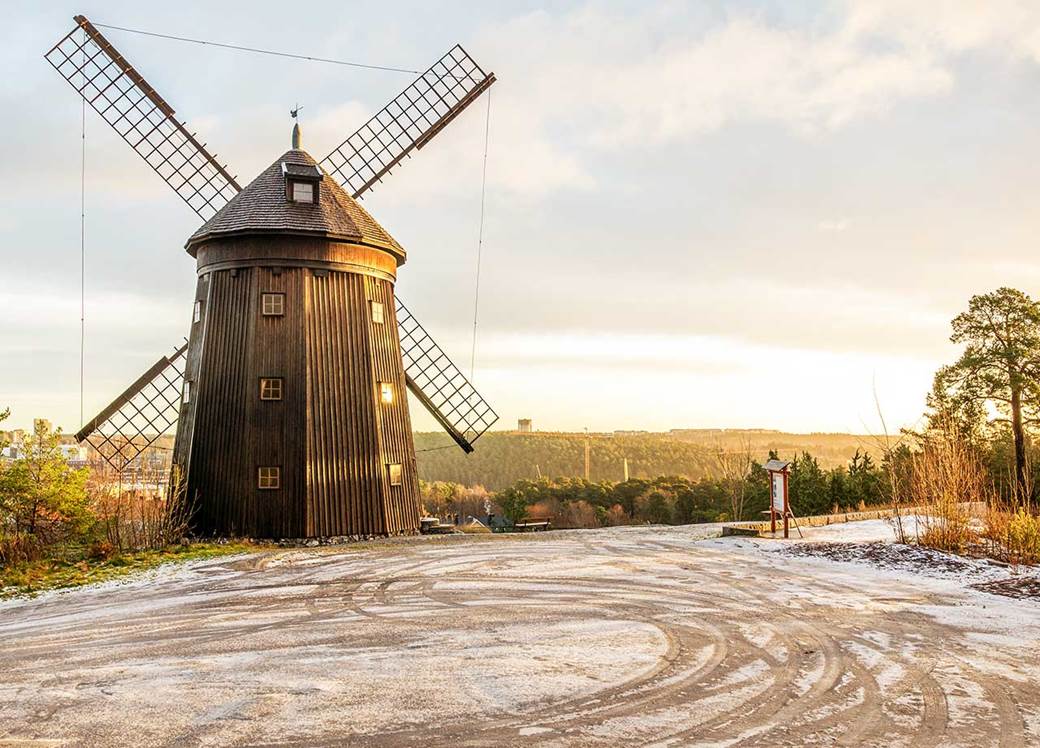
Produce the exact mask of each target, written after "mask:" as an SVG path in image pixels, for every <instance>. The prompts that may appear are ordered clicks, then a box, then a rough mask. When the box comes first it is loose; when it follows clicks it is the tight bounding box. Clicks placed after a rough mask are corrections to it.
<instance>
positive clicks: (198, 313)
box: [191, 301, 202, 323]
mask: <svg viewBox="0 0 1040 748" xmlns="http://www.w3.org/2000/svg"><path fill="white" fill-rule="evenodd" d="M200 319H202V302H201V301H196V302H195V310H194V311H193V312H192V315H191V321H192V323H195V322H198V321H199V320H200Z"/></svg>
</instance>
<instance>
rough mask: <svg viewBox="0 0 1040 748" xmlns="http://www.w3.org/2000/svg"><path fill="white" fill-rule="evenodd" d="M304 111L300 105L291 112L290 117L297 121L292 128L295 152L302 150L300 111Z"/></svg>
mask: <svg viewBox="0 0 1040 748" xmlns="http://www.w3.org/2000/svg"><path fill="white" fill-rule="evenodd" d="M301 109H303V107H301V106H300V105H299V104H297V105H296V106H295V107H294V108H292V109H290V110H289V116H290V117H292V118H293V119H294V120H296V121H295V122H294V123H293V126H292V147H293V150H294V151H298V150H300V140H301V139H300V120H299V114H300V110H301Z"/></svg>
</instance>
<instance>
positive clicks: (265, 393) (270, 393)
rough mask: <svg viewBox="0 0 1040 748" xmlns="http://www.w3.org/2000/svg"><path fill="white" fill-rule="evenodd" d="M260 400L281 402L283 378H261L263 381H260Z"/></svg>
mask: <svg viewBox="0 0 1040 748" xmlns="http://www.w3.org/2000/svg"><path fill="white" fill-rule="evenodd" d="M260 399H261V400H281V399H282V378H281V377H261V379H260Z"/></svg>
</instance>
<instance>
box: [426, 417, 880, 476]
mask: <svg viewBox="0 0 1040 748" xmlns="http://www.w3.org/2000/svg"><path fill="white" fill-rule="evenodd" d="M745 443H749V444H750V446H751V454H752V456H753V458H754V459H756V460H758V461H759V462H762V461H764V460H765V458H766V456H767V455H768V454H769V450H771V449H775V450H776V451H777V452H778V453H779V454H780V455H781V457H791V456H794V455H795V454H799V453H801V452H802V451H808V452H810V453H812V454H813V455H814V456H815V457H817V458H819V461H820V465H821V466H822V467H825V468H826V467H834V466H837V465H844V464H845V463H846V462H848V460H849V459H850V458H851V457H852V456H853V455H854V454H855V452H856V450H857V449H859V450H861V451H863V450H866V451H870V452H871V453H873V454H874V455H875V456H876V457H879V455H878V453H879V452H880V451H881V450H880V448H879V447H878V446H877V444H876V440H875V439H874V438H873V437H870V436H858V435H855V434H786V433H783V432H779V431H766V430H761V429H724V430H719V429H681V430H673V431H670V432H663V433H662V432H615V433H610V434H589V444H590V449H589V465H590V470H589V477H590V478H591V479H592V480H594V481H603V480H611V481H620V480H622V479H623V477H624V467H623V461H624V459H625V458H628V469H629V475H630V476H631V477H632V478H653V477H656V476H659V475H680V476H683V477H686V478H691V479H694V480H696V479H698V478H703V477H706V476H710V475H712V474H713V471H714V467H715V457H714V454H713V453H714V452H715V451H716V450H717V449H718V448H719V447H720V446H721V448H722V449H724V450H727V451H738V450H741V449H742V448H743V446H742V445H743V444H745ZM415 448H416V451H417V454H416V460H417V463H418V468H419V477H420V478H422V479H423V480H427V481H434V480H440V481H454V482H457V483H463V484H465V485H476V484H479V485H482V486H484V487H485V488H487V489H489V490H498V489H501V488H505V487H506V486H509V485H511V484H513V483H515V482H516V481H518V480H520V479H522V478H537V477H538V475H539V474H541V475H543V476H547V477H560V476H580V475H583V474H584V472H585V434H583V433H582V434H574V433H561V432H550V431H538V432H534V433H528V434H521V433H518V432H510V431H497V432H491V433H488V434H485V435H484V436H483V437H481V439H480V440H479V441H478V442H477V444H476V451H475V452H473V454H470V455H466V454H464V453H463V452H462V450H460V449H459V448H458V447H456V446H455V444H454V442H452V441H451V439H450V438H449V437H448V436H447V434H444V433H443V432H432V433H427V432H422V433H416V434H415Z"/></svg>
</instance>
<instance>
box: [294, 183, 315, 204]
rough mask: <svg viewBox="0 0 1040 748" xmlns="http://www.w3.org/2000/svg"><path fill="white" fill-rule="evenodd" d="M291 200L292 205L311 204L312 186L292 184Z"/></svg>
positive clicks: (312, 198)
mask: <svg viewBox="0 0 1040 748" xmlns="http://www.w3.org/2000/svg"><path fill="white" fill-rule="evenodd" d="M292 200H293V202H294V203H313V202H314V185H313V184H311V183H310V182H293V183H292Z"/></svg>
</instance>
